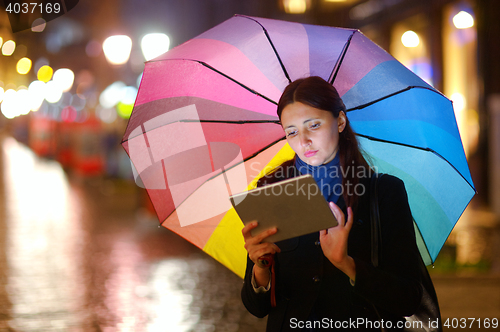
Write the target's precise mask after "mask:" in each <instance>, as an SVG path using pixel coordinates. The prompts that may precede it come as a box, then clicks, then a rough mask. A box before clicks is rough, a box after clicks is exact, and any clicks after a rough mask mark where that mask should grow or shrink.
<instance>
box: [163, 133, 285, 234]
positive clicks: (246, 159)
mask: <svg viewBox="0 0 500 332" xmlns="http://www.w3.org/2000/svg"><path fill="white" fill-rule="evenodd" d="M284 139H285V136H283V137H281V138H280V139H277V140H275V141H274V142H272V143H270V144H268V145H267V146H265V147H263V148H262V149H260V150H259V151H257V152H255V153H254V154H252V155H250V156H248V157H246V158H245V159H243V161H240V162H238V163H236V164H234V165H232V166H231V167H228V168H224V169H223V171H224V172H225V171H228V170H230V169H232V168H234V167H236V166H238V165H240V164H242V163H244V162H245V161H248V160H250V159H252V158H253V157H255V156H256V155H258V154H259V153H261V152H263V151H264V150H266V149H268V148H270V147H271V146H273V145H274V144H276V143H278V142H280V141H282V140H284ZM221 174H222V175H224V173H223V172H219V173H217V174H215V175H213V176H212V177H210V178H209V179H207V180H206V181H205V182H203V183H202V184H201V185H199V186H198V188H200V187H201V186H202V185H203V184H205V183H207V182H208V181H210V180H212V179H215V178H216V177H218V176H220V175H221ZM198 188H196V190H198ZM196 190H194V191H193V192H192V193H191V194H189V195H188V196H187V197H186V198H185V199H184V200H183V201H182V202H181V203H180V204H179V205H178V206H176V207H175V209H174V210H172V212H171V213H170V214H169V215H168V216H166V217H165V219H163V221H161V222H160V225H163V223H164V222H165V221H167V219H168V218H169V217H170V216H171V215H172V213H174V211H175V210H176V209H177V208H178V207H179V206H181V205H182V204H183V203H184V202H185V201H186V200H187V199H188V198H189V197H190V196H191V195H192V194H193V193H194V192H195V191H196Z"/></svg>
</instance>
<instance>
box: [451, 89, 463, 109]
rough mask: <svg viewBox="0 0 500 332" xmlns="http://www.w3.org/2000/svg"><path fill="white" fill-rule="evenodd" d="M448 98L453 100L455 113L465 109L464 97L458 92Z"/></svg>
mask: <svg viewBox="0 0 500 332" xmlns="http://www.w3.org/2000/svg"><path fill="white" fill-rule="evenodd" d="M450 99H451V100H452V101H453V109H454V110H455V113H460V112H462V111H463V110H464V109H465V97H464V95H463V94H461V93H459V92H455V93H454V94H452V95H451V97H450Z"/></svg>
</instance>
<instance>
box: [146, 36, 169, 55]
mask: <svg viewBox="0 0 500 332" xmlns="http://www.w3.org/2000/svg"><path fill="white" fill-rule="evenodd" d="M169 46H170V38H168V36H167V35H166V34H164V33H150V34H147V35H145V36H144V37H142V40H141V49H142V54H143V55H144V58H145V59H146V61H149V60H151V59H154V58H156V57H157V56H159V55H162V54H163V53H165V52H167V51H168V48H169Z"/></svg>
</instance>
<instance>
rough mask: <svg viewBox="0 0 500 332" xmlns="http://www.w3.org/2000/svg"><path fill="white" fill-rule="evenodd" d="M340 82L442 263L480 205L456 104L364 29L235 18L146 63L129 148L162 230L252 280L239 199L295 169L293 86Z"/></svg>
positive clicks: (430, 256)
mask: <svg viewBox="0 0 500 332" xmlns="http://www.w3.org/2000/svg"><path fill="white" fill-rule="evenodd" d="M311 75H317V76H321V77H322V78H324V79H325V80H328V81H330V82H332V84H333V85H334V86H335V87H336V88H337V90H338V91H339V93H340V95H341V96H342V98H343V100H344V102H345V104H346V107H347V115H348V117H349V119H350V121H351V123H352V125H353V128H354V130H355V131H356V132H357V135H358V138H359V140H360V144H361V146H362V149H363V150H364V152H365V153H366V156H367V159H369V161H370V162H371V163H372V164H373V165H374V166H376V167H377V168H378V170H379V171H380V172H384V173H389V174H393V175H396V176H398V177H399V178H401V179H402V180H403V181H404V182H405V185H406V188H407V191H408V195H409V201H410V207H411V210H412V214H413V217H414V220H415V225H416V230H417V234H418V240H419V247H420V249H421V254H422V256H423V257H424V259H425V261H426V262H427V263H431V262H433V261H434V260H435V259H436V257H437V255H438V253H439V251H440V249H441V247H442V246H443V244H444V242H445V241H446V239H447V237H448V235H449V234H450V232H451V230H452V229H453V227H454V225H455V223H456V222H457V220H458V218H459V217H460V215H461V214H462V212H463V211H464V209H465V207H466V206H467V204H468V203H469V201H470V200H471V198H472V197H473V195H474V194H475V189H474V186H473V183H472V180H471V176H470V172H469V169H468V165H467V160H466V158H465V154H464V150H463V146H462V142H461V139H460V135H459V132H458V128H457V124H456V120H455V115H454V112H453V107H452V103H451V102H450V100H448V99H447V98H446V97H444V96H443V95H442V94H441V93H440V92H439V91H437V90H436V89H434V88H433V87H432V86H430V85H429V84H427V83H426V82H424V81H423V80H422V79H420V78H419V77H418V76H417V75H415V74H413V73H412V72H411V71H410V70H408V69H407V68H406V67H405V66H403V65H402V64H401V63H399V62H398V61H397V60H395V59H394V58H393V57H392V56H391V55H389V54H388V53H386V52H385V51H384V50H382V49H381V48H379V47H378V46H377V45H375V44H374V43H373V42H371V41H370V40H369V39H368V38H366V37H365V36H364V35H363V34H362V33H361V32H359V31H358V30H351V29H341V28H333V27H324V26H314V25H306V24H299V23H291V22H284V21H278V20H271V19H263V18H255V17H246V16H239V15H237V16H234V17H232V18H231V19H229V20H227V21H225V22H223V23H221V24H219V25H218V26H216V27H214V28H212V29H210V30H208V31H206V32H205V33H203V34H201V35H199V36H198V37H196V38H194V39H192V40H189V41H188V42H186V43H184V44H182V45H180V46H178V47H176V48H174V49H172V50H170V51H169V52H167V53H165V54H164V55H162V56H160V57H158V58H156V59H154V60H152V61H149V62H147V63H146V67H145V71H144V74H143V78H142V82H141V86H140V88H139V93H138V96H137V100H136V103H135V106H134V110H133V112H132V115H131V117H130V120H129V123H128V126H127V129H126V132H125V135H124V138H123V141H122V145H123V147H124V148H125V150H126V151H127V153H128V154H129V156H130V159H131V161H132V163H133V169H134V174H135V176H136V181H137V182H138V183H139V184H140V185H141V186H143V187H144V188H146V190H147V192H148V194H149V197H150V198H151V201H152V203H153V205H154V208H155V209H156V213H157V215H158V218H159V220H160V222H161V224H162V225H163V226H164V227H166V228H168V229H170V230H172V231H174V232H176V233H177V234H179V235H181V236H182V237H184V238H186V239H187V240H188V241H190V242H192V243H193V244H195V245H196V246H198V247H199V248H201V249H202V250H203V251H205V252H206V253H208V254H209V255H211V256H213V257H214V258H215V259H217V260H218V261H220V262H221V263H223V264H224V265H226V266H227V267H228V268H230V269H231V270H232V271H234V272H235V273H236V274H238V275H240V276H243V275H244V271H245V264H246V251H245V249H244V247H243V244H244V241H243V237H242V235H241V229H242V227H243V224H242V222H241V220H240V219H239V217H238V215H237V214H236V213H235V211H234V210H233V208H232V207H231V204H230V202H229V199H228V196H229V195H230V194H233V193H237V192H242V191H245V190H247V189H249V188H253V187H254V186H255V182H256V180H257V179H258V178H259V177H260V176H261V175H262V174H264V173H266V172H267V171H269V170H270V169H272V168H273V167H275V166H276V165H279V164H280V163H281V162H283V161H285V160H288V159H291V158H292V157H293V151H292V150H291V149H290V147H289V146H288V145H287V143H286V140H285V139H284V132H283V130H282V128H281V126H280V125H279V123H278V118H277V116H276V104H277V101H278V100H279V97H280V95H281V92H282V91H283V90H284V88H285V87H286V86H287V85H288V84H289V82H291V81H293V80H295V79H298V78H301V77H306V76H311Z"/></svg>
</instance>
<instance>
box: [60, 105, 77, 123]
mask: <svg viewBox="0 0 500 332" xmlns="http://www.w3.org/2000/svg"><path fill="white" fill-rule="evenodd" d="M77 116H78V112H77V111H76V110H75V108H74V107H72V106H67V107H65V108H63V110H62V111H61V120H63V121H64V122H74V121H75V120H76V118H77Z"/></svg>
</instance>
